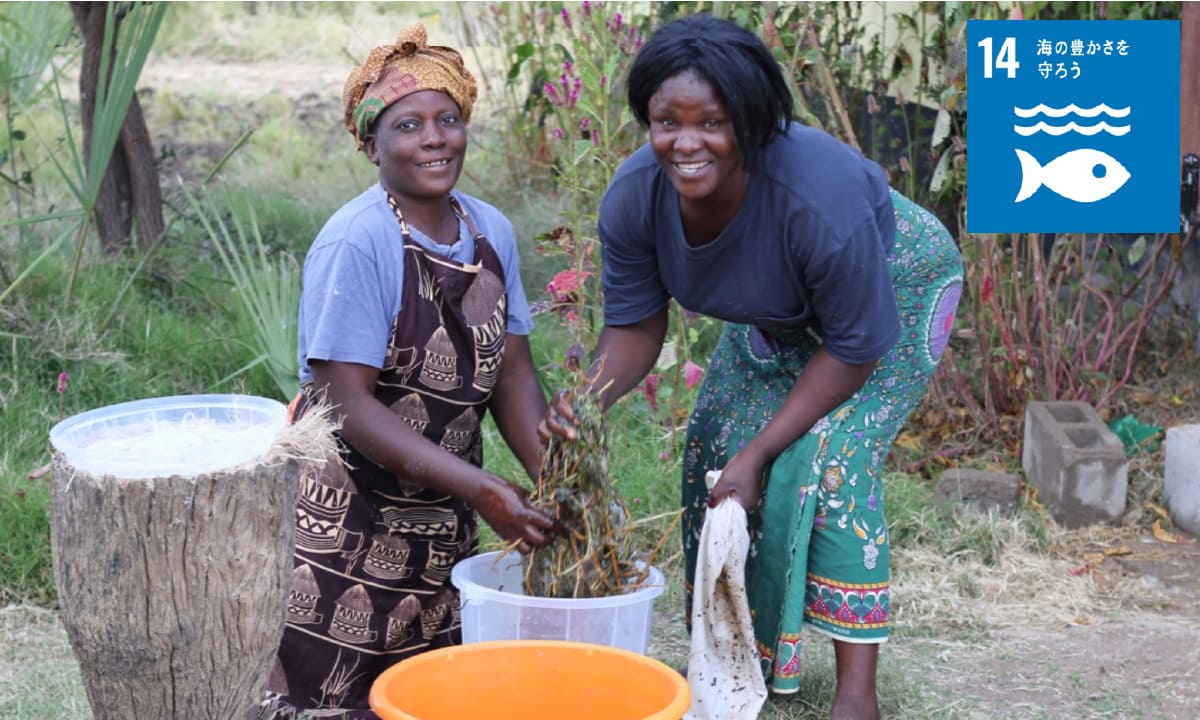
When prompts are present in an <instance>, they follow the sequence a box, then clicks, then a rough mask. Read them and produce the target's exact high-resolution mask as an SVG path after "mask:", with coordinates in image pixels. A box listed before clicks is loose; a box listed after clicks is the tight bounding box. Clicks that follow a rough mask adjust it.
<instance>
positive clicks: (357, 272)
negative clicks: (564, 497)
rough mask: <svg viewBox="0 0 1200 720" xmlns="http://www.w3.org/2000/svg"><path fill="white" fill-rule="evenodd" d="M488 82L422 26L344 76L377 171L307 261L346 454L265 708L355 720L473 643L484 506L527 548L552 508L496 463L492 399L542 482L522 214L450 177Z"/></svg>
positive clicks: (306, 334) (306, 345) (309, 539)
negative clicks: (433, 657)
mask: <svg viewBox="0 0 1200 720" xmlns="http://www.w3.org/2000/svg"><path fill="white" fill-rule="evenodd" d="M475 94H476V91H475V81H474V79H473V78H472V77H471V74H470V73H469V72H468V71H467V69H466V68H465V67H464V65H463V62H462V58H461V56H460V55H459V54H458V53H457V52H456V51H454V50H453V49H451V48H448V47H441V46H431V45H428V44H427V42H426V35H425V29H424V28H423V27H421V26H419V25H418V26H416V27H413V28H410V29H408V30H406V31H404V32H403V33H401V34H400V37H399V38H398V39H397V41H396V43H395V44H394V45H384V46H382V47H378V48H376V49H375V50H374V51H372V52H371V54H370V56H369V57H368V58H367V61H366V63H365V64H364V65H363V66H362V67H360V68H357V69H355V70H354V71H353V72H352V73H351V74H350V77H349V79H348V80H347V81H346V87H345V93H344V101H345V122H346V127H347V129H348V130H349V131H350V134H351V135H353V136H354V139H355V141H356V142H357V144H358V148H359V149H361V150H362V151H363V152H364V153H365V154H366V156H367V159H368V160H370V161H371V162H372V163H374V164H375V165H377V166H378V167H379V182H378V183H377V184H375V185H373V186H372V187H370V188H368V189H367V190H366V192H364V193H362V194H361V195H359V196H358V197H357V198H355V199H353V200H351V201H350V202H348V203H347V204H346V205H344V206H343V207H342V208H341V209H340V210H338V211H337V212H336V213H334V215H333V216H332V217H331V218H330V219H329V221H328V222H327V223H326V224H325V227H324V228H323V229H322V230H321V232H320V234H319V235H318V236H317V238H316V240H315V241H314V242H313V244H312V247H311V248H310V249H309V251H308V256H307V258H306V259H305V263H304V278H303V283H304V288H303V294H302V298H301V303H300V323H299V324H300V329H299V340H300V343H299V345H300V350H299V359H300V367H301V370H300V379H301V383H302V392H301V394H300V396H299V397H298V398H297V400H296V402H295V403H294V404H293V407H294V414H293V417H299V415H300V414H302V413H303V412H305V410H306V409H308V408H309V407H311V405H312V403H313V402H316V401H321V400H323V401H325V402H326V403H328V404H329V405H331V406H333V408H334V410H333V412H334V415H335V416H336V417H337V418H339V419H340V421H341V429H340V430H339V440H340V443H341V447H342V450H343V460H344V462H343V463H337V462H331V463H327V464H326V468H325V470H323V471H322V472H321V473H320V475H319V476H314V477H306V478H302V480H301V491H300V502H299V506H298V508H297V516H296V523H297V524H296V554H295V570H294V572H293V578H292V591H291V596H290V598H289V601H288V607H287V625H286V629H285V631H284V636H283V641H282V643H281V646H280V649H279V653H278V658H277V664H276V666H275V669H274V672H273V673H272V675H271V678H270V681H269V684H268V688H267V698H266V700H265V701H264V703H263V710H262V713H261V715H262V717H264V718H289V719H291V718H295V717H297V716H299V715H301V714H303V713H308V714H309V715H311V716H314V717H316V716H319V717H331V718H343V719H346V720H359V719H366V718H371V719H373V718H375V717H376V716H375V714H374V713H372V712H371V711H370V710H369V709H368V705H367V696H368V691H369V689H370V686H371V683H372V681H374V679H375V678H376V677H377V676H378V675H379V673H380V672H382V671H383V670H384V669H385V668H387V667H389V666H391V665H392V664H394V663H396V662H398V661H400V660H403V659H404V658H406V657H409V656H411V655H414V654H416V653H420V652H423V651H425V650H430V649H433V648H437V647H443V646H446V645H452V644H455V643H458V642H460V622H459V609H458V596H457V593H456V592H455V590H454V588H453V586H451V585H450V583H449V575H450V568H451V567H452V566H453V565H454V563H456V562H457V561H458V560H460V559H461V558H464V557H467V556H469V555H472V554H474V553H475V552H476V549H477V544H478V528H477V520H476V512H478V514H479V516H482V517H483V519H484V520H485V521H487V522H488V524H489V525H491V526H492V527H493V528H494V529H495V530H496V532H497V534H498V535H499V536H500V537H501V538H502V539H503V540H504V541H506V542H509V543H513V544H515V545H516V546H517V547H518V549H520V550H521V551H523V552H525V551H528V550H529V549H530V548H531V547H533V546H537V545H541V544H543V543H545V542H546V541H547V539H548V537H549V533H550V531H551V529H552V528H553V524H554V523H553V520H552V519H551V518H549V517H547V516H546V515H544V514H543V513H541V512H540V511H538V510H537V509H535V508H534V507H532V506H531V505H530V504H529V503H528V502H527V501H526V499H525V493H524V491H523V490H522V489H521V488H520V487H519V486H517V485H514V484H512V483H510V482H508V481H507V480H505V479H503V478H500V477H498V476H496V475H492V474H490V473H488V472H485V471H484V470H483V469H482V437H481V434H480V422H481V420H482V419H483V416H484V413H485V412H487V411H488V410H489V409H490V410H491V411H492V413H493V416H494V418H495V421H496V424H497V426H498V427H499V429H500V431H501V434H502V435H503V437H504V439H505V440H506V442H507V443H508V445H509V446H510V447H511V448H512V450H513V452H514V454H515V455H516V457H517V458H518V460H519V461H520V462H521V463H522V465H523V466H524V468H525V470H526V472H527V473H529V475H530V477H534V476H536V473H537V471H538V463H539V458H538V453H539V450H540V446H539V443H538V438H537V435H536V426H537V423H538V420H539V419H540V418H541V417H542V416H543V415H544V414H545V411H546V400H545V396H544V394H543V392H542V388H541V385H540V383H539V382H538V379H537V375H536V371H535V369H534V365H533V359H532V355H531V353H530V349H529V341H528V337H527V336H528V333H529V331H530V329H531V328H532V319H531V316H530V312H529V307H528V304H527V302H526V299H525V294H524V291H523V290H522V289H521V281H520V277H519V275H518V262H517V246H516V239H515V237H514V235H513V229H512V225H511V224H510V223H509V221H508V220H507V219H506V218H505V217H504V216H503V215H502V214H501V213H500V212H499V211H498V210H497V209H496V208H494V207H492V206H491V205H489V204H487V203H485V202H483V201H482V200H479V199H477V198H474V197H471V196H469V195H466V194H464V193H461V192H458V191H457V190H454V186H455V183H456V182H457V180H458V177H459V174H460V172H461V171H462V166H463V156H464V154H465V153H466V149H467V131H466V124H467V121H468V120H469V119H470V117H471V106H472V104H473V102H474V100H475Z"/></svg>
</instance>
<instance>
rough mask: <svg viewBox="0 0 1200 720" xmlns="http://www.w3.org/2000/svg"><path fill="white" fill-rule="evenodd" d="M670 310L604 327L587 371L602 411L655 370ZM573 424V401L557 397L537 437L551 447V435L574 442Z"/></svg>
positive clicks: (665, 334)
mask: <svg viewBox="0 0 1200 720" xmlns="http://www.w3.org/2000/svg"><path fill="white" fill-rule="evenodd" d="M669 307H670V306H669V305H664V306H663V307H662V309H660V310H658V311H656V312H655V313H654V314H653V315H651V316H650V317H648V318H646V319H645V320H641V321H638V322H636V323H634V324H632V325H619V326H614V325H605V326H604V329H603V330H601V331H600V339H599V340H597V341H596V349H595V350H594V351H593V352H592V358H593V360H592V364H591V367H589V368H588V371H587V378H588V381H587V390H588V392H591V393H594V394H596V395H598V396H599V398H600V407H601V408H602V409H604V410H607V409H608V408H610V407H612V405H613V403H615V402H616V401H617V400H620V399H621V397H623V396H624V395H625V393H627V392H629V391H630V390H632V389H633V388H634V387H635V386H636V385H637V384H638V383H639V382H641V381H642V378H644V377H646V373H648V372H650V369H651V368H653V367H654V363H655V362H656V361H657V360H658V355H659V353H661V352H662V346H663V339H664V338H665V337H666V336H667V321H668V318H669V315H668V309H669ZM574 420H575V413H573V412H572V411H571V403H570V398H568V397H565V396H564V394H563V393H562V392H560V393H558V394H556V395H555V397H554V403H553V407H552V408H551V410H550V412H549V413H547V414H546V417H545V418H543V419H542V422H541V423H540V424H539V425H538V437H540V438H541V440H542V442H543V443H548V442H549V441H550V436H551V435H552V434H554V435H561V436H563V437H566V438H569V439H572V440H573V439H575V425H574Z"/></svg>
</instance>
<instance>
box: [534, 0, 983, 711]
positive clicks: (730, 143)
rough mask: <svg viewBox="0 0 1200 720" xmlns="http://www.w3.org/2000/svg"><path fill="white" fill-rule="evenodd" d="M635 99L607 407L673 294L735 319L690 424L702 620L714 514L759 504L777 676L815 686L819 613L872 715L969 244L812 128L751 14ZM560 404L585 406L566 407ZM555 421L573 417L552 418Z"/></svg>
mask: <svg viewBox="0 0 1200 720" xmlns="http://www.w3.org/2000/svg"><path fill="white" fill-rule="evenodd" d="M628 95H629V104H630V107H631V109H632V110H633V113H634V115H635V116H636V117H637V118H638V119H639V120H640V122H641V123H642V124H643V125H644V126H646V127H647V128H648V130H649V143H648V144H647V145H645V146H644V147H642V148H641V149H639V150H638V151H637V152H635V153H634V154H633V155H632V156H631V157H630V158H629V159H628V160H626V161H625V162H624V163H623V164H622V166H621V167H620V168H619V169H618V170H617V172H616V174H615V175H614V177H613V179H612V181H611V183H610V185H609V187H608V189H607V191H606V192H605V195H604V197H603V199H602V201H601V206H600V221H599V235H600V240H601V242H602V244H603V262H604V266H603V273H602V281H603V287H604V298H605V301H604V302H605V305H604V318H605V327H604V329H603V331H602V332H601V335H600V338H599V341H598V343H597V346H596V348H595V352H594V358H595V361H594V363H593V365H592V370H591V376H590V377H591V380H592V385H591V386H592V387H593V388H605V387H606V386H607V390H606V391H605V392H604V393H603V395H602V404H603V405H604V406H605V407H607V406H610V405H611V404H612V403H613V402H614V401H616V400H617V399H618V398H619V397H621V396H622V395H623V394H625V393H626V392H628V391H629V390H630V389H632V388H633V387H634V386H635V385H636V384H637V383H638V382H639V381H641V379H642V378H643V377H644V376H645V374H646V373H647V372H648V371H649V370H650V369H651V368H652V366H653V365H654V362H655V360H656V359H657V358H658V354H659V351H660V350H661V348H662V344H663V339H664V336H665V333H666V330H667V320H668V302H669V301H670V300H671V299H672V298H674V299H675V300H677V301H678V302H679V303H680V304H681V305H682V306H684V307H686V308H688V309H690V310H693V311H697V312H700V313H704V314H706V315H710V316H712V317H714V318H718V319H721V320H724V321H726V324H725V327H724V330H723V333H722V336H721V339H720V341H719V342H718V345H717V348H716V350H715V351H714V353H713V356H712V358H711V362H710V365H709V369H708V372H707V374H706V377H705V380H704V384H703V386H702V388H701V390H700V395H699V398H698V400H697V402H696V407H695V408H694V410H693V412H692V415H691V420H690V423H689V426H688V433H687V438H686V448H685V455H684V472H683V496H682V500H683V506H684V511H685V512H684V521H683V544H684V550H685V557H686V582H687V602H688V608H687V617H688V618H689V621H690V618H691V600H692V598H691V591H692V586H691V581H692V578H693V577H694V572H695V562H696V551H697V547H696V544H697V542H698V540H699V537H700V529H701V527H702V525H703V521H704V512H705V508H706V506H712V505H714V504H715V503H717V502H720V501H721V500H723V499H725V498H726V497H733V498H734V499H736V501H737V502H740V503H741V504H742V505H743V506H745V507H746V508H747V510H749V511H750V520H751V538H752V543H753V545H752V550H751V557H750V561H749V564H748V566H747V570H746V582H747V589H748V593H749V598H750V604H751V609H752V611H753V614H754V625H755V634H756V636H757V640H758V646H759V651H760V655H761V658H762V663H763V670H764V673H765V675H766V677H767V684H768V687H770V688H771V689H772V690H774V691H775V692H777V693H791V692H795V691H796V690H797V689H798V685H799V683H798V681H799V675H800V631H801V627H802V625H808V626H809V627H811V628H812V629H814V630H816V631H818V632H820V633H822V634H825V635H828V636H829V637H831V638H832V639H833V645H834V649H835V653H836V662H837V693H836V697H835V699H834V704H833V710H832V714H833V717H835V718H855V719H856V720H857V719H864V720H874V719H875V718H878V717H879V709H878V701H877V698H876V692H875V676H876V663H877V658H878V648H879V644H880V643H882V642H883V641H884V640H885V639H886V638H887V633H888V616H889V593H888V534H887V526H886V523H885V522H884V502H883V498H884V487H883V474H882V473H883V467H884V461H885V459H886V458H887V455H888V450H889V448H890V447H891V445H892V442H893V440H894V439H895V437H896V434H897V433H898V431H899V430H900V428H901V427H902V426H903V424H904V422H905V419H906V418H907V417H908V415H909V413H910V412H911V411H912V410H913V408H915V407H916V405H917V404H918V402H919V401H920V400H921V397H922V396H923V395H924V393H925V390H926V387H927V385H928V382H929V379H930V377H931V375H932V374H933V371H934V369H935V367H936V365H937V363H938V360H939V358H940V357H941V355H942V351H943V350H944V349H945V347H946V341H947V338H948V335H949V331H950V327H951V323H952V320H953V317H954V310H955V308H956V306H957V302H958V299H959V295H960V291H961V281H962V264H961V258H960V254H959V252H958V248H957V247H956V245H955V243H954V241H953V239H952V238H951V237H950V235H949V234H948V233H947V231H946V229H945V228H944V227H943V226H942V224H941V223H940V222H939V221H938V220H937V219H936V218H935V217H934V216H933V215H932V214H930V213H929V212H927V211H925V210H923V209H922V208H920V207H918V206H917V205H915V204H913V203H912V202H911V201H910V200H908V199H907V198H905V197H903V196H901V195H899V194H898V193H896V192H895V191H893V190H891V189H889V187H888V185H887V181H886V179H885V178H884V174H883V172H882V170H881V169H880V167H879V166H878V165H877V164H875V163H874V162H872V161H870V160H868V159H866V158H865V157H863V155H862V154H861V153H860V152H859V151H858V150H856V149H854V148H852V147H849V146H847V145H845V144H843V143H841V142H839V141H838V140H836V139H835V138H833V137H832V136H830V135H828V134H827V133H825V132H822V131H821V130H817V129H814V128H810V127H805V126H803V125H800V124H797V123H795V122H792V97H791V94H790V92H789V90H788V87H787V84H786V83H785V81H784V78H783V75H782V73H781V72H780V70H779V67H778V65H777V64H776V62H775V60H774V58H773V57H772V55H771V53H770V52H769V51H768V49H767V48H766V47H765V46H764V45H763V43H762V42H761V41H760V40H759V39H758V38H757V37H755V36H754V35H753V34H752V33H750V32H748V31H746V30H744V29H742V28H740V27H738V26H737V25H735V24H733V23H730V22H726V21H721V20H717V19H714V18H711V17H709V16H705V15H697V16H692V17H687V18H684V19H682V20H677V21H675V22H672V23H670V24H667V25H665V26H663V27H662V28H660V29H659V30H658V31H657V32H656V33H655V34H654V35H653V36H652V37H651V39H650V40H649V41H648V42H647V43H646V44H645V46H643V47H642V49H641V52H640V53H639V54H638V56H637V58H636V60H635V62H634V64H633V67H632V68H631V70H630V75H629V80H628ZM610 382H611V384H609V383H610ZM555 410H556V412H558V413H559V414H561V415H563V416H565V417H566V418H567V419H568V420H570V419H571V417H572V416H571V413H570V409H569V408H568V407H567V406H566V404H565V403H564V402H562V401H561V399H560V400H559V401H557V402H556V403H555ZM539 432H540V433H541V435H542V437H543V440H545V439H546V438H548V437H549V433H551V432H554V433H559V434H564V435H567V436H570V435H571V434H572V429H571V426H570V423H569V422H567V423H559V422H556V420H555V418H554V417H553V416H552V415H548V416H547V417H546V418H545V419H544V421H543V424H542V426H541V427H540V428H539ZM714 469H721V470H722V471H723V472H722V475H721V479H720V482H718V483H717V485H716V486H715V487H714V489H713V491H712V493H711V494H710V493H709V492H708V491H707V489H706V486H705V482H704V476H705V474H706V473H707V472H709V471H710V470H714Z"/></svg>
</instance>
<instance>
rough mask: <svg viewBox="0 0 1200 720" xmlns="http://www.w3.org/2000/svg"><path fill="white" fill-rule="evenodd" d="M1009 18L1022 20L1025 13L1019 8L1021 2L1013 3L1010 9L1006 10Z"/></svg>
mask: <svg viewBox="0 0 1200 720" xmlns="http://www.w3.org/2000/svg"><path fill="white" fill-rule="evenodd" d="M1008 19H1009V20H1024V19H1025V13H1024V12H1022V10H1021V3H1013V6H1012V10H1009V11H1008Z"/></svg>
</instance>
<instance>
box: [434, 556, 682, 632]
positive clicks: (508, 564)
mask: <svg viewBox="0 0 1200 720" xmlns="http://www.w3.org/2000/svg"><path fill="white" fill-rule="evenodd" d="M450 582H452V583H454V586H455V587H456V588H458V591H459V602H460V604H461V608H462V631H463V642H464V643H475V642H484V641H490V640H570V641H574V642H581V643H592V644H595V645H608V646H610V647H616V648H623V649H625V650H631V651H633V652H636V653H641V654H643V655H644V654H645V653H646V649H647V648H648V647H649V644H650V623H651V621H652V620H653V615H654V599H655V598H657V597H658V596H659V595H661V594H662V592H663V589H664V588H665V580H664V578H663V575H662V573H661V572H659V570H658V568H655V567H654V566H650V568H649V570H648V572H647V574H646V580H645V582H644V583H642V585H641V587H640V588H639V589H638V590H635V591H633V592H631V593H626V594H624V595H610V596H608V597H602V598H581V599H574V598H546V597H530V596H526V595H525V594H524V591H523V589H522V573H521V558H520V556H519V555H517V554H516V553H510V554H508V555H505V556H504V557H501V554H500V553H498V552H492V553H484V554H482V555H476V556H474V557H470V558H467V559H466V560H462V561H460V562H459V563H458V564H456V565H455V566H454V568H453V569H452V570H451V571H450Z"/></svg>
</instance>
